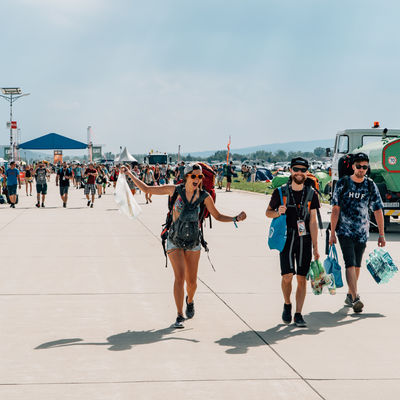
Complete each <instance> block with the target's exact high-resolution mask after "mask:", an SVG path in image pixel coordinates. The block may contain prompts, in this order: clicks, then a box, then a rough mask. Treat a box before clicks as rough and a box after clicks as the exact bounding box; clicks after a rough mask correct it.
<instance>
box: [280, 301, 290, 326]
mask: <svg viewBox="0 0 400 400" xmlns="http://www.w3.org/2000/svg"><path fill="white" fill-rule="evenodd" d="M282 321H283V322H284V323H285V324H290V323H291V322H292V305H291V304H286V303H284V304H283V313H282Z"/></svg>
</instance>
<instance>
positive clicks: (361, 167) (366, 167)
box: [356, 164, 368, 170]
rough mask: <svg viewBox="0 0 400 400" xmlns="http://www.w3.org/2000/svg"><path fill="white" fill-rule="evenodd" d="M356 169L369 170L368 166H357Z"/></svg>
mask: <svg viewBox="0 0 400 400" xmlns="http://www.w3.org/2000/svg"><path fill="white" fill-rule="evenodd" d="M356 168H357V169H364V170H367V169H368V165H360V164H356Z"/></svg>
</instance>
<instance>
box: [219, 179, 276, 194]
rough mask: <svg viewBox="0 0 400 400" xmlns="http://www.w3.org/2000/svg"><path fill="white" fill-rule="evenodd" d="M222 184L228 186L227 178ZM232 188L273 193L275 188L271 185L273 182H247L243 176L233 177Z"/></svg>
mask: <svg viewBox="0 0 400 400" xmlns="http://www.w3.org/2000/svg"><path fill="white" fill-rule="evenodd" d="M222 186H223V187H226V178H224V180H223V182H222ZM231 189H232V190H235V189H238V190H247V191H248V192H256V193H263V194H271V193H272V192H273V191H274V189H273V188H272V187H271V183H265V182H246V181H245V180H244V179H243V178H241V177H239V178H232V184H231Z"/></svg>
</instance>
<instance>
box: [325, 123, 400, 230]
mask: <svg viewBox="0 0 400 400" xmlns="http://www.w3.org/2000/svg"><path fill="white" fill-rule="evenodd" d="M376 126H377V127H376V128H371V129H346V130H344V131H340V132H338V133H337V135H336V141H335V148H334V154H333V160H332V188H334V187H335V184H336V182H337V181H338V179H339V159H340V158H341V157H342V156H343V155H345V154H348V153H359V152H363V153H366V154H368V156H369V159H370V168H371V172H370V177H371V179H373V181H374V182H375V183H376V185H377V186H378V189H379V192H380V194H381V197H382V200H383V205H384V216H385V230H386V228H387V227H388V226H389V224H390V223H391V219H392V218H393V219H398V218H399V216H400V130H399V129H382V128H380V127H379V125H376ZM371 223H372V226H373V225H374V220H373V218H371Z"/></svg>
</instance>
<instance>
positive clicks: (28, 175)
mask: <svg viewBox="0 0 400 400" xmlns="http://www.w3.org/2000/svg"><path fill="white" fill-rule="evenodd" d="M32 172H33V170H32V167H31V166H30V165H27V166H26V167H25V187H26V195H27V196H32V182H33V173H32ZM28 189H29V194H28Z"/></svg>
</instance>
